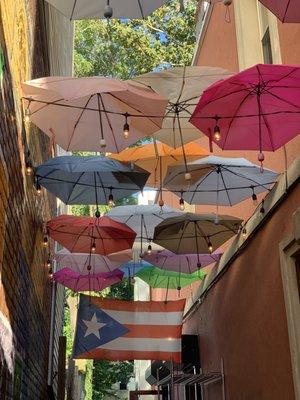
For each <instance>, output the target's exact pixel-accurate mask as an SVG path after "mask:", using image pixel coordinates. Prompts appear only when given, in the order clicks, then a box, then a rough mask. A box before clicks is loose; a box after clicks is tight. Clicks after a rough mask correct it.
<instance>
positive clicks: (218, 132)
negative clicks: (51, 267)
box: [214, 125, 221, 142]
mask: <svg viewBox="0 0 300 400" xmlns="http://www.w3.org/2000/svg"><path fill="white" fill-rule="evenodd" d="M214 139H215V141H216V142H218V141H219V140H221V130H220V127H219V126H218V125H216V126H215V127H214Z"/></svg>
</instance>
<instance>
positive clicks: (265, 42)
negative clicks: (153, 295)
mask: <svg viewBox="0 0 300 400" xmlns="http://www.w3.org/2000/svg"><path fill="white" fill-rule="evenodd" d="M258 15H259V29H260V40H261V45H262V53H263V60H264V63H266V64H273V57H272V45H271V37H270V29H269V19H268V10H267V9H266V8H265V7H264V6H263V5H262V4H259V13H258Z"/></svg>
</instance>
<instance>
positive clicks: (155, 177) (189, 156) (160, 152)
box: [110, 142, 207, 188]
mask: <svg viewBox="0 0 300 400" xmlns="http://www.w3.org/2000/svg"><path fill="white" fill-rule="evenodd" d="M184 153H185V157H186V160H187V162H191V161H195V160H198V159H199V158H202V157H205V156H207V151H206V150H205V149H204V148H203V147H201V146H199V145H198V144H197V143H195V142H190V143H187V144H185V145H184V146H183V149H182V147H178V148H177V149H173V148H172V147H169V146H168V145H166V144H163V143H157V142H154V143H149V144H144V145H142V146H139V147H130V148H127V149H125V150H123V151H122V152H121V153H119V154H110V157H111V158H114V159H115V160H118V161H123V162H132V163H134V164H136V165H138V166H140V167H141V168H143V169H145V170H146V171H149V172H150V173H151V175H150V176H149V178H148V181H147V183H146V185H148V186H152V187H154V188H157V187H158V188H161V183H162V181H163V179H164V177H165V176H166V173H167V169H168V167H169V166H171V165H178V164H183V163H184Z"/></svg>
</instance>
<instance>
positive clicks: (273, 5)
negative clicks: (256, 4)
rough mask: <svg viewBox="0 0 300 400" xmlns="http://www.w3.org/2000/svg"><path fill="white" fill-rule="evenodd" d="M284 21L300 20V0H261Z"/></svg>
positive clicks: (294, 21) (295, 21)
mask: <svg viewBox="0 0 300 400" xmlns="http://www.w3.org/2000/svg"><path fill="white" fill-rule="evenodd" d="M259 1H260V2H261V3H262V4H263V5H264V6H265V7H267V8H268V9H269V10H270V11H271V12H272V13H273V14H275V15H276V17H277V18H279V19H280V21H282V22H293V23H297V22H300V5H299V0H259Z"/></svg>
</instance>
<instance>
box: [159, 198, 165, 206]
mask: <svg viewBox="0 0 300 400" xmlns="http://www.w3.org/2000/svg"><path fill="white" fill-rule="evenodd" d="M158 205H159V207H163V206H164V205H165V202H164V201H163V200H162V199H160V200H159V202H158Z"/></svg>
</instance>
